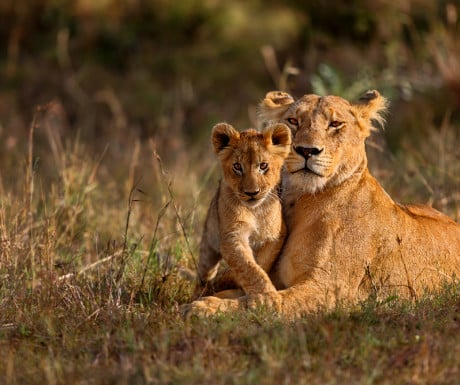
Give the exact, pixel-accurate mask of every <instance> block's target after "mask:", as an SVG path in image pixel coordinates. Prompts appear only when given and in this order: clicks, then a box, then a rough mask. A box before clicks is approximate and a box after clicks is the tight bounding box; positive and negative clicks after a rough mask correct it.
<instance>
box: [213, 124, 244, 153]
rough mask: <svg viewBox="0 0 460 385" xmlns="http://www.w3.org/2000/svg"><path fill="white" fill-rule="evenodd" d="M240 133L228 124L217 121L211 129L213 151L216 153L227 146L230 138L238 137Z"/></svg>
mask: <svg viewBox="0 0 460 385" xmlns="http://www.w3.org/2000/svg"><path fill="white" fill-rule="evenodd" d="M239 138H240V133H239V132H238V131H236V130H235V129H234V128H233V127H232V126H231V125H230V124H227V123H218V124H216V125H215V126H214V127H213V129H212V134H211V139H212V145H213V147H214V152H215V153H216V154H218V153H219V152H220V151H222V150H223V149H224V148H227V147H228V146H229V144H230V141H231V140H232V139H237V140H238V139H239Z"/></svg>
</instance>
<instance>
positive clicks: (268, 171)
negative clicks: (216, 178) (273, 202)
mask: <svg viewBox="0 0 460 385" xmlns="http://www.w3.org/2000/svg"><path fill="white" fill-rule="evenodd" d="M212 143H213V146H214V151H215V152H216V154H217V155H218V157H219V160H220V163H221V166H222V171H223V183H225V184H226V185H228V186H229V187H230V189H231V190H232V191H233V192H234V194H235V196H236V197H237V198H238V199H239V200H240V201H241V202H243V203H244V204H245V205H247V206H250V207H255V206H257V205H259V204H260V203H262V202H263V200H264V199H265V198H266V197H267V196H268V195H269V194H270V193H271V192H273V189H274V188H275V187H276V186H277V184H278V182H279V180H280V172H281V168H282V166H283V163H284V159H285V158H286V156H287V155H288V154H289V151H290V147H291V133H290V130H289V128H288V127H287V126H286V125H284V124H280V123H277V124H274V125H272V126H270V127H268V128H266V129H265V130H264V131H263V132H259V131H256V130H254V129H248V130H246V131H243V132H238V131H236V130H235V129H234V128H233V127H232V126H231V125H229V124H227V123H219V124H217V125H216V126H214V128H213V130H212Z"/></svg>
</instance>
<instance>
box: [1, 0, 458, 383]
mask: <svg viewBox="0 0 460 385" xmlns="http://www.w3.org/2000/svg"><path fill="white" fill-rule="evenodd" d="M459 11H460V1H459V0H446V1H444V0H440V1H431V0H404V1H398V2H395V1H390V0H375V1H372V2H368V1H364V0H346V1H338V0H333V1H325V0H319V1H311V2H309V1H294V0H287V1H279V0H265V1H262V0H244V1H243V0H233V1H223V0H181V1H172V0H151V1H148V0H2V1H1V2H0V51H1V52H2V55H0V353H1V355H2V357H4V358H5V359H4V360H2V362H1V363H0V384H3V383H8V384H15V383H37V382H43V383H45V382H47V383H50V384H61V383H62V384H70V383H79V384H82V383H92V382H91V381H92V380H94V381H96V382H98V383H120V384H124V383H144V382H145V383H158V382H160V383H161V382H162V383H266V384H271V383H281V382H283V381H284V383H301V382H302V381H303V382H304V379H305V378H308V379H309V380H311V382H312V383H344V382H345V383H347V382H348V383H350V382H353V383H390V382H392V381H393V379H395V381H394V382H392V383H397V382H398V381H397V380H399V382H400V383H421V384H423V383H446V384H450V383H452V384H454V383H457V382H458V380H457V379H458V373H459V370H460V369H459V367H458V346H460V344H459V343H458V333H457V332H456V331H458V319H459V318H458V309H459V306H458V287H456V286H455V287H449V288H446V290H445V292H444V293H443V294H442V295H441V296H439V297H434V296H431V297H430V296H427V298H423V299H422V300H421V301H420V302H419V303H418V304H415V305H413V304H408V303H405V302H403V303H399V302H397V301H395V299H390V300H389V302H388V303H383V304H382V303H375V302H372V301H370V302H369V303H364V304H361V305H360V306H359V307H358V308H357V309H355V310H354V311H353V312H352V313H351V314H349V313H348V312H346V311H341V310H340V309H338V310H337V312H333V313H332V314H322V313H321V314H318V315H312V316H311V317H309V318H306V319H304V320H299V322H298V323H297V324H295V325H293V326H294V329H290V328H285V327H283V324H282V322H281V321H280V320H277V319H274V318H273V317H272V316H268V315H267V314H255V315H254V314H248V315H241V317H242V318H241V319H240V318H238V317H230V318H231V319H228V318H225V317H224V318H218V319H216V320H210V321H209V320H201V321H196V322H194V323H185V322H184V321H183V320H181V319H180V317H179V315H178V312H177V305H178V304H180V303H183V302H186V301H188V300H190V295H191V287H190V283H189V282H188V281H187V280H185V279H183V278H182V277H181V272H182V273H183V272H184V271H185V269H182V268H184V267H185V268H189V269H190V268H191V269H193V268H194V258H196V254H197V244H198V242H199V237H200V231H201V224H202V222H203V218H204V214H205V212H206V207H207V204H208V202H209V199H210V196H211V195H212V194H213V191H214V188H215V182H216V180H217V178H218V172H216V167H215V166H214V165H215V162H214V160H213V155H212V151H211V147H210V144H209V134H210V130H211V127H212V126H213V125H214V124H215V123H217V122H219V121H224V120H225V121H228V122H230V123H232V124H233V125H235V126H236V127H238V128H241V129H243V128H246V127H248V126H252V125H254V124H255V122H254V120H255V119H254V115H255V106H256V105H257V103H258V102H259V100H260V99H261V98H262V97H263V96H264V95H265V93H266V92H268V91H270V90H274V89H282V90H287V91H289V92H291V93H292V94H294V95H296V96H300V95H303V94H305V93H311V92H315V93H318V94H328V93H333V94H337V95H341V96H343V97H346V98H349V99H355V98H357V97H358V96H359V95H360V94H361V93H362V92H363V91H365V90H367V89H370V88H375V89H378V90H379V91H380V92H381V93H382V94H383V95H385V96H386V97H388V98H389V99H390V102H391V104H390V110H389V113H388V115H387V124H386V127H385V130H384V131H382V132H380V133H377V134H374V135H373V137H372V138H371V139H370V140H369V146H368V147H369V158H370V167H371V168H372V171H373V173H374V174H375V175H376V176H377V178H378V179H379V180H380V181H381V182H382V183H383V184H384V186H385V187H386V189H387V190H388V191H389V193H390V194H391V195H392V196H394V197H395V198H396V199H397V200H399V201H403V202H419V203H429V204H432V205H433V206H434V207H436V208H438V209H440V210H442V211H444V212H446V213H447V214H449V215H450V216H452V217H453V218H455V219H456V220H459V219H460V204H459V202H460V161H459V160H460V21H459ZM181 269H182V270H181ZM241 323H242V324H243V325H244V327H242V328H239V325H240V324H241ZM236 330H239V331H238V333H237V334H234V333H236ZM259 333H260V334H259ZM299 335H301V336H304V337H305V338H300V339H299ZM286 341H287V342H286ZM299 355H300V356H301V357H302V360H299V361H295V362H291V361H289V358H290V357H293V356H299ZM233 360H236V366H235V365H233V362H234V361H233ZM209 368H213V370H214V373H217V374H216V375H214V376H213V375H212V374H211V373H210V371H209ZM287 368H289V369H287ZM247 373H249V375H246V374H247ZM286 376H287V377H286ZM396 376H399V377H396ZM216 379H217V381H214V380H216ZM342 380H343V381H342ZM456 381H457V382H456Z"/></svg>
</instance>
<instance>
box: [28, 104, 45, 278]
mask: <svg viewBox="0 0 460 385" xmlns="http://www.w3.org/2000/svg"><path fill="white" fill-rule="evenodd" d="M41 111H42V107H40V106H38V107H36V108H35V111H34V116H33V119H32V123H31V124H30V128H29V138H28V140H29V143H28V156H27V165H26V186H25V188H26V194H25V197H26V205H25V206H26V208H27V211H26V216H27V218H26V223H28V232H29V252H30V270H31V274H32V285H33V286H34V285H35V247H34V244H33V232H32V228H33V225H34V213H33V211H32V207H33V197H34V172H35V171H34V159H33V158H34V154H33V153H34V132H35V126H36V124H37V116H38V114H39V113H40V112H41Z"/></svg>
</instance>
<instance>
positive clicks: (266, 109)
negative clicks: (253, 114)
mask: <svg viewBox="0 0 460 385" xmlns="http://www.w3.org/2000/svg"><path fill="white" fill-rule="evenodd" d="M292 103H294V98H293V97H292V96H291V95H289V94H288V93H287V92H283V91H271V92H269V93H267V94H266V95H265V98H264V99H263V100H262V101H261V102H260V103H259V105H258V106H257V122H258V124H259V126H264V125H266V124H267V122H269V121H270V120H276V121H278V120H280V119H281V118H282V116H283V114H284V113H285V112H286V111H287V109H288V108H289V107H290V106H291V104H292Z"/></svg>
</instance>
